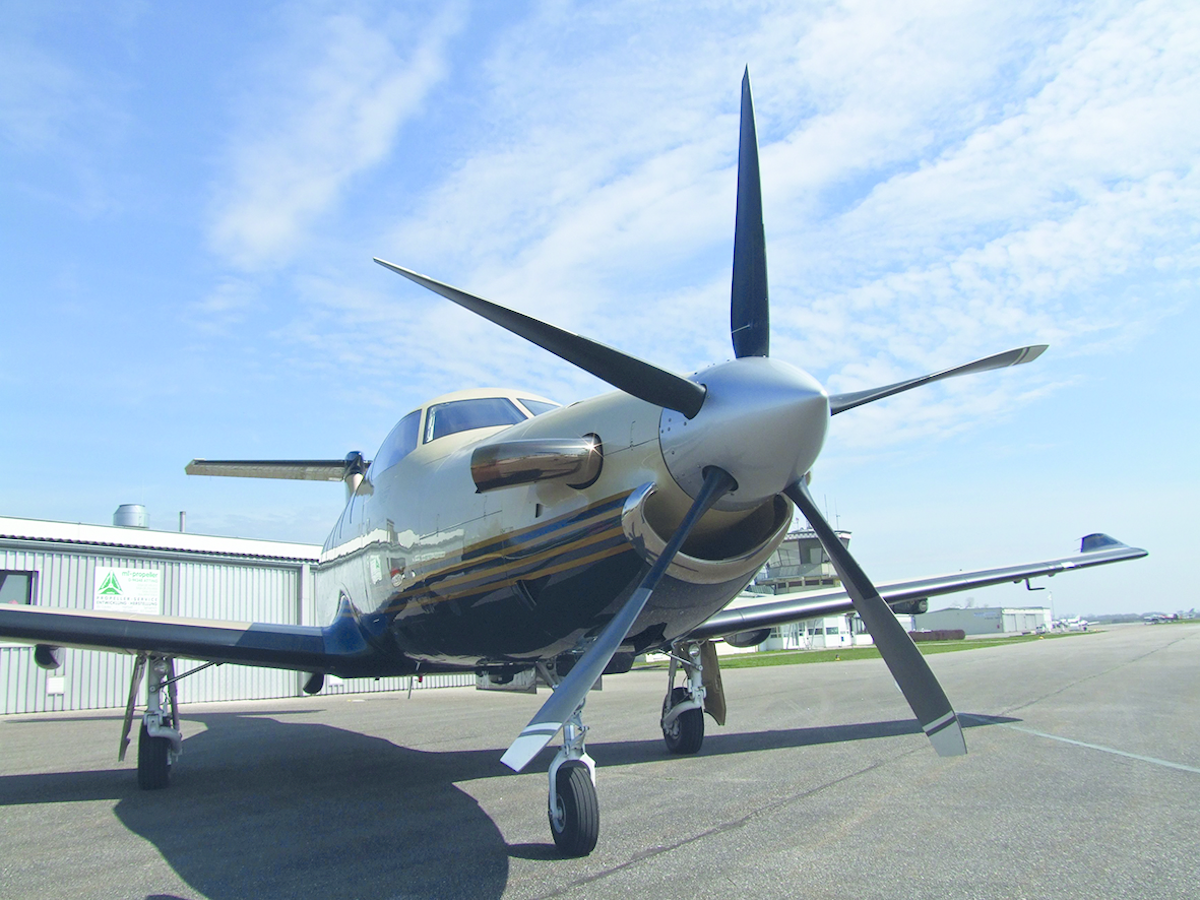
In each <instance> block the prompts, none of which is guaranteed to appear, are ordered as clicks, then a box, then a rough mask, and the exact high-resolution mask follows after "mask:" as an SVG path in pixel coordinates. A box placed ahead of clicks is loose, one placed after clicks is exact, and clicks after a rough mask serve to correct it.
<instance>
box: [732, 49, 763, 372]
mask: <svg viewBox="0 0 1200 900" xmlns="http://www.w3.org/2000/svg"><path fill="white" fill-rule="evenodd" d="M729 327H730V331H731V333H732V335H733V352H734V355H735V356H737V358H738V359H741V358H742V357H743V356H770V355H771V354H770V353H769V352H768V350H769V347H770V342H771V323H770V304H769V302H768V300H767V241H766V238H765V237H764V236H763V218H762V182H761V181H760V179H759V177H758V137H757V135H756V134H755V130H754V100H753V98H751V96H750V67H749V66H747V67H746V74H745V75H743V76H742V131H741V136H740V139H739V141H738V190H737V220H736V223H735V225H734V228H733V289H732V291H731V292H730V304H729Z"/></svg>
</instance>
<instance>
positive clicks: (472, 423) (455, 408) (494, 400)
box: [425, 397, 526, 444]
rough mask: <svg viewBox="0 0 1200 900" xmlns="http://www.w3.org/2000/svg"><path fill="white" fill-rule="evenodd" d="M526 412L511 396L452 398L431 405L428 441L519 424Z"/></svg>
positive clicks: (428, 418) (427, 433)
mask: <svg viewBox="0 0 1200 900" xmlns="http://www.w3.org/2000/svg"><path fill="white" fill-rule="evenodd" d="M525 419H526V416H525V414H524V413H523V412H521V410H519V409H517V404H515V403H513V402H512V401H511V400H509V399H508V398H507V397H481V398H480V399H478V400H451V401H450V402H448V403H436V404H434V405H433V406H431V407H429V412H428V413H427V414H426V417H425V443H427V444H428V443H429V442H430V441H436V440H437V439H438V438H442V437H446V436H447V435H450V434H458V432H460V431H470V430H471V429H474V428H490V427H492V426H495V425H516V424H517V423H518V422H524V421H525Z"/></svg>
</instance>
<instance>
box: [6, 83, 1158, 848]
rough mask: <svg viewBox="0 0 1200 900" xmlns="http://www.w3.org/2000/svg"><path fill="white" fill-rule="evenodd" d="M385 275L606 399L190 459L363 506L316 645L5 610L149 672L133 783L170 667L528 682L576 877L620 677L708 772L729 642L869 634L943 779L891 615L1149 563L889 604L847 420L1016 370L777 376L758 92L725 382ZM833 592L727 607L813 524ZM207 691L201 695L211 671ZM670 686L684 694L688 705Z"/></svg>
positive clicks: (1129, 554) (323, 590)
mask: <svg viewBox="0 0 1200 900" xmlns="http://www.w3.org/2000/svg"><path fill="white" fill-rule="evenodd" d="M376 262H378V263H379V264H380V265H382V266H384V267H386V268H387V269H389V270H390V271H392V272H395V273H397V274H399V275H402V276H403V277H405V278H406V279H409V280H410V281H412V282H415V283H416V284H418V285H421V286H423V287H425V288H428V289H429V290H431V291H433V292H434V293H437V294H440V295H441V296H443V297H445V298H447V299H449V300H451V301H453V302H454V303H456V304H458V305H460V306H462V307H464V308H466V309H467V310H470V311H471V312H474V313H476V314H478V315H480V316H482V317H484V318H486V319H489V320H491V321H492V322H494V323H495V324H497V325H499V326H501V327H502V328H504V329H507V330H508V331H510V332H512V333H514V334H517V335H519V336H521V337H523V338H525V339H527V340H529V341H531V342H532V343H534V344H537V345H539V346H540V347H542V348H544V349H546V350H548V351H550V352H551V353H554V354H556V355H558V356H560V357H561V358H563V359H565V360H567V361H568V362H570V363H572V364H574V365H576V366H578V367H580V368H581V369H584V370H585V371H587V372H590V373H591V374H593V375H595V376H596V377H598V378H600V379H601V380H602V381H604V382H606V383H607V384H608V385H610V386H611V387H612V388H613V389H614V390H613V391H611V392H609V393H605V394H603V395H601V396H598V397H594V398H591V399H588V400H583V401H580V402H576V403H573V404H571V405H568V406H560V405H558V404H556V403H554V402H553V401H551V400H549V399H547V398H546V397H543V396H541V395H540V394H537V393H532V392H528V391H522V390H509V389H487V390H468V391H459V392H456V393H453V394H449V395H445V396H441V397H437V398H434V399H433V400H431V401H429V402H428V403H425V404H423V405H422V406H420V407H419V408H417V409H415V410H413V411H412V412H410V413H408V414H407V415H405V416H404V417H403V418H401V419H400V421H399V422H398V423H397V425H396V426H395V427H394V428H393V429H392V431H391V432H390V433H389V434H388V436H387V438H386V439H385V440H384V441H383V444H382V445H381V446H380V448H379V451H378V453H376V454H375V456H374V458H373V459H372V460H367V459H366V458H364V457H363V455H362V454H361V453H352V454H350V455H349V456H347V457H346V458H344V459H332V460H204V459H196V460H193V461H192V462H191V463H190V464H189V465H188V466H187V469H186V471H187V472H188V473H189V474H197V475H233V476H250V477H273V478H298V479H318V480H321V479H323V480H334V481H336V480H342V481H344V482H345V483H346V486H347V493H348V499H347V503H346V506H345V509H344V511H343V512H342V514H341V516H340V518H339V519H338V521H337V523H336V524H335V525H334V527H333V530H332V531H331V532H330V534H329V537H328V539H327V540H326V541H325V544H324V547H323V548H322V551H321V554H320V559H319V563H318V566H317V569H316V576H315V581H316V594H317V601H318V605H319V608H320V610H322V612H323V616H324V618H322V620H321V621H325V622H327V623H328V624H325V625H323V626H300V625H279V624H270V623H244V622H243V623H239V622H224V621H203V622H198V621H193V620H182V619H173V618H168V617H148V616H138V615H130V614H118V613H105V612H96V611H89V610H62V609H46V608H31V607H15V606H10V607H7V608H3V609H0V637H3V638H6V639H10V640H20V641H25V642H28V643H35V644H37V645H38V646H37V650H36V653H35V657H36V661H37V662H38V664H39V665H42V666H44V667H47V668H53V667H55V666H56V665H57V659H58V654H57V648H60V647H64V646H70V647H82V648H89V649H101V650H109V651H118V652H127V653H131V654H135V655H136V657H137V661H136V664H135V667H134V673H133V678H132V681H131V684H130V693H129V703H128V705H127V708H126V715H125V723H124V731H123V733H122V737H121V744H120V747H121V756H122V758H123V756H124V752H125V749H126V747H127V745H128V743H129V741H130V738H129V732H130V728H131V726H132V721H133V718H134V714H135V710H136V707H137V700H138V692H139V690H140V682H141V680H142V679H143V677H144V678H145V681H146V694H145V698H146V700H145V710H144V712H143V714H142V716H141V727H140V732H139V740H138V765H137V772H138V782H139V784H140V786H141V787H143V788H146V789H156V788H162V787H165V786H166V785H167V783H168V779H169V773H170V769H171V767H172V765H174V764H175V762H176V760H177V758H178V756H179V753H180V752H181V750H182V734H181V732H180V730H179V711H178V706H177V697H176V693H175V685H176V683H177V681H178V680H179V679H180V678H182V677H185V676H186V675H187V674H190V672H183V673H179V674H177V673H176V671H175V667H174V661H175V660H176V659H180V658H182V659H192V660H199V661H201V662H202V663H203V665H212V664H216V663H234V664H242V665H253V666H267V667H275V668H283V669H293V670H296V671H300V672H305V673H310V677H309V678H308V680H307V682H306V684H305V690H306V691H308V692H309V693H315V692H318V691H320V690H321V687H322V684H323V679H324V677H325V676H326V675H336V676H340V677H359V676H391V675H414V674H426V673H437V672H451V671H460V672H461V671H470V672H475V673H477V674H480V675H483V676H486V677H487V678H488V679H489V680H490V681H491V682H492V683H494V684H500V685H502V684H503V683H505V682H511V681H512V680H513V679H516V678H518V677H522V676H528V675H529V673H530V672H531V671H532V672H535V673H536V675H537V677H538V678H540V680H541V681H543V682H545V683H546V684H548V685H550V686H551V687H552V688H553V690H552V692H551V693H550V695H549V697H548V699H546V700H545V702H544V703H543V704H542V706H541V707H540V708H539V709H538V711H537V712H536V713H535V714H534V716H533V717H532V718H531V719H530V721H529V723H528V724H527V725H526V726H525V727H524V728H523V729H522V730H521V731H520V733H519V734H518V735H517V736H516V737H515V739H514V740H513V741H512V743H511V745H510V746H509V747H508V749H507V750H506V751H505V752H504V754H503V755H502V756H501V759H500V761H501V762H503V763H504V764H505V765H507V766H508V767H510V768H511V769H513V770H514V771H517V772H519V771H521V770H523V769H524V768H525V767H526V766H527V765H528V764H529V763H530V762H532V761H533V760H534V758H535V757H537V756H538V755H539V753H540V752H541V751H542V749H543V748H544V747H546V745H547V744H549V743H550V741H551V740H552V739H553V738H554V737H555V736H556V735H557V734H558V733H559V732H562V735H563V738H562V746H561V748H560V749H559V750H558V752H557V754H556V755H555V756H554V757H553V759H552V761H551V762H550V765H549V770H548V776H549V789H548V802H547V813H548V819H549V824H550V831H551V835H552V837H553V839H554V842H555V844H556V846H557V847H558V848H559V851H560V852H561V853H562V854H563V855H565V856H583V855H586V854H588V853H590V852H591V851H592V849H593V848H594V847H595V845H596V842H597V839H598V835H599V827H600V813H599V803H598V798H597V793H596V787H595V784H596V767H595V763H594V761H593V760H592V758H591V757H590V756H589V755H588V753H587V750H586V741H585V738H586V734H587V730H588V729H587V726H585V725H584V723H583V708H584V704H585V701H586V699H587V695H588V692H589V690H590V689H592V687H593V686H594V685H595V683H596V681H597V679H598V678H599V677H600V676H601V675H602V674H603V673H605V672H610V673H612V672H621V671H626V670H628V669H629V667H630V666H631V664H632V661H633V658H634V655H635V654H640V653H644V652H647V651H661V652H664V653H666V654H667V655H668V656H669V659H670V663H669V667H668V683H667V692H666V696H665V699H664V702H663V708H662V714H661V720H660V724H661V726H662V732H663V737H664V741H665V743H666V746H667V749H668V751H670V752H672V753H677V754H693V753H696V752H698V751H699V750H700V748H701V745H702V742H703V739H704V715H705V713H706V712H707V713H708V714H709V715H710V716H711V717H712V718H714V719H715V720H716V721H717V722H718V723H719V724H723V722H724V715H725V710H724V701H723V692H722V691H721V684H720V671H719V665H718V662H717V656H716V653H715V649H714V645H713V641H714V640H716V639H718V638H725V639H726V640H728V641H729V642H730V643H734V644H738V645H740V646H752V645H754V644H757V643H761V641H762V640H763V639H765V637H766V636H767V634H768V632H769V630H770V629H771V628H772V627H774V626H776V625H780V624H784V623H788V622H796V621H802V620H805V619H810V618H816V617H819V616H825V615H836V614H840V613H847V612H850V611H854V612H856V613H857V614H858V615H859V617H861V619H862V620H863V622H864V623H865V625H866V627H867V629H868V630H869V632H870V633H871V635H872V637H873V639H874V643H875V646H876V647H877V648H878V650H879V652H880V654H881V655H882V657H883V659H884V661H885V662H886V664H887V666H888V669H889V670H890V671H891V674H892V675H893V677H894V678H895V680H896V683H897V685H898V686H899V687H900V689H901V691H902V693H903V695H904V697H905V698H906V699H907V701H908V703H909V705H910V706H911V708H912V711H913V713H914V715H915V716H916V718H917V720H918V721H919V722H920V724H921V727H922V729H923V730H924V732H925V734H926V735H927V736H928V737H929V739H930V741H931V743H932V744H933V747H934V749H935V750H936V751H937V752H938V753H939V754H941V755H959V754H963V753H965V752H966V743H965V741H964V739H963V734H962V728H961V725H960V723H959V720H958V717H957V715H956V714H955V711H954V708H953V707H952V706H951V704H950V701H949V699H948V698H947V697H946V694H945V692H944V691H943V690H942V688H941V686H940V685H939V683H938V681H937V679H936V678H935V677H934V675H933V673H932V671H931V670H930V668H929V666H928V665H927V664H926V662H925V658H924V657H923V656H922V655H921V653H920V652H919V651H918V650H917V649H916V647H915V645H914V644H913V642H912V640H911V639H910V638H909V636H908V634H907V633H906V632H905V631H904V629H903V628H902V627H901V626H900V624H899V623H898V621H897V619H896V614H895V612H894V610H896V611H901V612H908V611H915V610H917V609H919V608H920V606H921V605H922V604H924V603H926V602H927V599H928V598H929V597H931V596H935V595H940V594H944V593H950V592H953V591H960V590H967V589H971V588H977V587H981V586H986V585H989V584H1000V583H1004V582H1015V583H1019V582H1021V581H1025V582H1026V585H1027V586H1028V581H1029V579H1030V578H1033V577H1038V576H1044V575H1054V574H1056V573H1060V572H1065V571H1072V570H1075V569H1081V568H1086V567H1090V566H1095V565H1101V564H1108V563H1113V562H1119V561H1122V560H1128V559H1136V558H1139V557H1143V556H1145V555H1146V551H1145V550H1141V549H1138V548H1135V547H1129V546H1126V545H1125V544H1123V543H1121V542H1119V541H1116V540H1114V539H1113V538H1110V537H1108V536H1107V535H1102V534H1093V535H1088V536H1087V537H1085V538H1084V539H1083V543H1082V546H1081V548H1080V552H1079V553H1078V554H1076V555H1072V556H1068V557H1062V558H1058V559H1052V560H1048V561H1045V562H1039V563H1030V564H1022V565H1016V566H1007V567H1003V568H997V569H989V570H981V571H976V572H969V573H959V574H956V575H951V576H945V577H940V578H930V579H923V580H919V581H911V582H900V583H893V584H883V585H880V586H878V587H877V586H876V585H875V584H874V583H873V582H872V581H871V579H870V578H869V577H868V576H867V574H866V573H865V572H864V571H863V569H862V568H861V567H860V566H859V564H858V563H857V561H856V560H855V559H854V557H853V556H852V555H851V554H850V552H849V550H848V549H847V548H846V547H845V546H844V545H843V544H842V543H841V541H839V540H838V537H837V535H836V534H835V532H834V530H833V528H832V527H831V526H830V524H829V523H828V522H827V521H826V519H825V517H824V515H822V513H821V511H820V510H819V509H818V507H817V504H816V503H815V502H814V501H813V497H812V494H811V493H810V491H809V487H808V485H809V481H810V478H811V472H812V469H813V465H814V464H815V463H816V461H817V459H818V456H819V454H820V452H821V449H822V446H823V444H824V441H825V436H826V432H827V429H828V428H829V426H830V422H831V419H832V417H833V416H838V415H841V414H842V413H845V412H849V411H850V410H853V409H855V408H857V407H859V406H862V405H864V404H867V403H872V402H875V401H878V400H882V399H884V398H886V397H891V396H893V395H895V394H899V393H901V392H902V391H907V390H911V389H913V388H916V387H919V386H923V385H926V384H931V383H933V382H937V381H941V380H943V379H947V378H952V377H959V376H963V375H968V374H974V373H979V372H984V371H988V370H992V369H999V368H1004V367H1007V366H1012V365H1021V364H1025V363H1028V362H1031V361H1032V360H1034V359H1036V358H1037V357H1038V356H1039V355H1040V354H1041V353H1042V352H1043V350H1045V349H1046V348H1045V345H1033V346H1028V347H1020V348H1017V349H1014V350H1009V351H1006V352H1003V353H998V354H995V355H992V356H988V357H986V358H983V359H979V360H976V361H974V362H970V363H967V364H965V365H961V366H956V367H953V368H950V369H945V370H942V371H939V372H935V373H932V374H928V375H924V376H920V377H916V378H911V379H908V380H905V381H901V382H897V383H894V384H888V385H884V386H881V387H877V388H873V389H870V390H860V391H852V392H848V393H834V394H830V393H828V392H827V391H826V390H825V389H824V388H823V387H822V386H821V385H820V384H819V383H818V382H817V380H816V379H815V378H814V377H813V376H811V375H810V374H808V373H807V372H805V371H803V370H801V369H799V368H798V367H796V366H794V365H792V364H790V363H788V362H785V361H782V360H779V359H777V358H774V357H771V356H770V353H769V344H770V325H769V317H770V316H769V313H770V310H769V300H768V290H767V268H766V246H765V238H764V230H763V221H762V192H761V184H760V178H759V165H758V141H757V136H756V132H755V122H754V109H753V100H752V97H751V90H750V76H749V70H748V69H747V71H746V73H745V75H744V77H743V79H742V85H741V122H740V131H739V151H738V185H737V211H736V218H735V228H734V253H733V275H732V288H731V304H730V333H731V338H732V343H733V349H734V358H733V359H732V360H729V361H726V362H722V363H719V364H716V365H712V366H709V367H707V368H704V369H701V370H700V371H698V372H695V373H693V374H691V375H688V376H686V377H684V376H680V375H677V374H675V373H673V372H670V371H667V370H665V369H663V368H660V367H658V366H655V365H653V364H652V363H650V362H647V361H645V360H642V359H638V358H636V357H633V356H630V355H628V354H625V353H623V352H621V351H620V350H616V349H614V348H612V347H608V346H606V345H604V344H601V343H598V342H596V341H593V340H590V339H588V338H586V337H583V336H581V335H577V334H574V333H571V332H569V331H565V330H563V329H560V328H557V327H555V326H554V325H551V324H549V323H547V322H543V321H540V320H538V319H534V318H532V317H529V316H526V315H524V314H522V313H520V312H517V311H515V310H512V309H508V308H505V307H502V306H499V305H496V304H494V303H491V302H489V301H487V300H485V299H483V298H480V297H477V296H474V295H472V294H469V293H467V292H466V291H463V290H460V289H458V288H456V287H452V286H450V285H449V284H446V283H443V282H440V281H436V280H434V279H433V278H430V277H428V276H425V275H421V274H418V273H417V272H415V271H412V270H410V269H407V268H404V267H401V266H399V265H395V264H393V263H390V262H385V261H383V260H381V259H376ZM797 510H798V511H799V512H800V514H802V515H803V516H804V518H805V519H807V521H808V523H809V525H810V526H811V527H812V528H813V530H814V531H815V532H816V534H817V536H818V538H819V539H820V541H821V543H822V545H823V546H824V548H825V551H826V553H827V554H828V556H829V558H830V559H831V561H832V563H833V565H834V568H835V569H836V571H837V573H838V575H839V576H840V579H841V583H842V587H840V588H832V589H828V590H820V591H814V592H810V593H805V594H803V595H799V596H796V595H793V596H790V597H780V596H769V597H763V598H760V599H759V600H758V601H756V602H753V603H749V604H746V603H741V604H740V605H737V606H736V607H730V606H729V604H730V601H732V600H733V599H734V598H737V597H738V596H739V594H740V593H741V592H742V590H743V588H745V587H746V585H747V584H748V583H749V582H750V581H751V580H752V579H753V578H754V576H755V574H756V573H757V572H758V571H759V570H760V568H761V567H762V565H763V564H764V562H765V561H766V560H767V558H768V557H769V556H770V554H771V553H772V552H773V551H774V550H775V548H776V547H777V546H778V545H779V543H780V541H782V540H783V539H784V537H785V535H786V534H787V531H788V529H789V527H790V525H791V523H792V519H793V515H794V513H795V512H796V511H797ZM198 668H199V667H197V668H194V669H192V670H190V671H197V670H198ZM677 678H678V679H679V681H680V683H679V684H677V683H676V681H677Z"/></svg>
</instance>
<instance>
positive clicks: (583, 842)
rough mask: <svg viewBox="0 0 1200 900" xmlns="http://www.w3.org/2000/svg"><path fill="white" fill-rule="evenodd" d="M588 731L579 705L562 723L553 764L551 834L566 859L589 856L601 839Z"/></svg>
mask: <svg viewBox="0 0 1200 900" xmlns="http://www.w3.org/2000/svg"><path fill="white" fill-rule="evenodd" d="M538 669H539V671H540V672H541V674H542V677H543V678H545V679H546V681H547V682H548V683H550V684H551V685H555V682H556V681H557V678H553V676H551V673H550V672H549V670H548V668H547V667H546V666H539V667H538ZM587 730H588V729H587V726H586V725H584V724H583V704H582V703H580V704H579V706H577V707H576V708H575V712H574V713H572V714H571V717H570V718H569V719H567V721H566V722H564V723H563V745H562V749H561V750H559V751H558V753H557V754H556V755H555V757H554V760H553V762H551V763H550V797H549V803H548V814H549V818H550V834H551V835H553V837H554V845H555V846H556V847H558V849H559V852H561V853H562V854H563V855H564V856H587V855H588V854H589V853H591V852H592V850H593V849H595V847H596V840H597V838H599V837H600V803H599V801H598V800H597V799H596V763H595V762H594V761H593V760H592V758H591V757H590V756H588V754H587V750H586V749H585V747H584V738H585V737H586V736H587Z"/></svg>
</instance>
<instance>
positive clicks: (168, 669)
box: [117, 655, 190, 791]
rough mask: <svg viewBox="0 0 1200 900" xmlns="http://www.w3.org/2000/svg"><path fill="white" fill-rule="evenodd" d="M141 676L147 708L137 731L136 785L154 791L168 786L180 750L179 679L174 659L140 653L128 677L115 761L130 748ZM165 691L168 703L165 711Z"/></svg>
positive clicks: (120, 758)
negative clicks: (176, 685) (127, 689)
mask: <svg viewBox="0 0 1200 900" xmlns="http://www.w3.org/2000/svg"><path fill="white" fill-rule="evenodd" d="M189 674H190V673H189ZM143 676H146V711H145V712H144V713H142V727H141V729H140V730H139V731H138V787H140V788H141V789H142V790H144V791H153V790H158V789H159V788H165V787H166V786H167V782H168V781H169V780H170V777H171V766H172V765H173V764H174V763H175V760H176V759H178V758H179V754H180V753H181V752H182V750H183V736H182V735H181V734H180V733H179V704H178V700H177V698H176V694H175V682H176V681H177V680H178V679H176V678H175V665H174V661H173V660H171V659H168V658H164V657H161V656H145V655H140V656H138V658H137V662H136V663H134V666H133V676H132V678H131V679H130V684H129V701H128V702H127V703H126V705H125V726H124V728H123V730H122V732H121V747H120V751H119V752H118V754H117V759H118V761H121V762H123V761H124V760H125V751H126V749H128V747H129V731H130V728H131V727H132V725H133V713H134V709H135V707H136V705H137V692H138V687H139V686H140V685H141V682H142V677H143ZM164 690H165V691H166V692H167V703H168V706H169V709H168V710H165V711H164V710H163V697H162V694H163V691H164Z"/></svg>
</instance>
